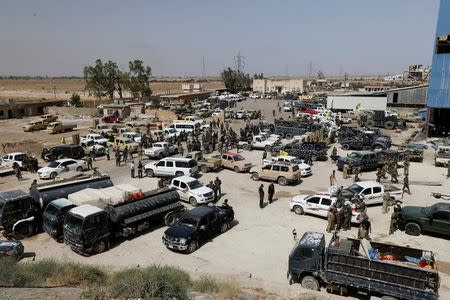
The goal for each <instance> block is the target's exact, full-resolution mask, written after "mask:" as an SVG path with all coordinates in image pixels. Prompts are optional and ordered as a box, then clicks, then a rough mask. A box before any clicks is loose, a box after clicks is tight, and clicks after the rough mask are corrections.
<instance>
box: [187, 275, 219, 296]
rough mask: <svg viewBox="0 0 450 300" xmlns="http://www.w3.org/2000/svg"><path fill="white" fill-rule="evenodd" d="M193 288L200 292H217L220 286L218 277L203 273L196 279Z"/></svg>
mask: <svg viewBox="0 0 450 300" xmlns="http://www.w3.org/2000/svg"><path fill="white" fill-rule="evenodd" d="M193 289H194V290H195V291H197V292H200V293H217V292H218V291H219V286H218V284H217V280H216V279H214V278H212V277H209V276H205V275H203V276H201V277H200V278H199V279H198V280H194V282H193Z"/></svg>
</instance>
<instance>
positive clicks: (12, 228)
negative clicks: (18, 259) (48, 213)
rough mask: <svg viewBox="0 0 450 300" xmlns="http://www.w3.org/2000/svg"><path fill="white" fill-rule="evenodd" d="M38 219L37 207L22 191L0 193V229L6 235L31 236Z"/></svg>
mask: <svg viewBox="0 0 450 300" xmlns="http://www.w3.org/2000/svg"><path fill="white" fill-rule="evenodd" d="M37 219H39V206H38V205H37V204H36V203H35V202H34V201H33V199H32V198H31V197H30V196H29V195H28V194H26V193H25V192H23V191H20V190H13V191H7V192H2V193H0V229H2V230H3V231H4V232H5V233H6V234H11V233H13V232H14V233H17V234H19V235H20V236H22V237H26V236H30V235H32V234H33V233H34V232H35V230H36V227H35V226H34V224H35V223H36V221H37Z"/></svg>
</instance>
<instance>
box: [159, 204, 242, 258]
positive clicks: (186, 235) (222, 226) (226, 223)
mask: <svg viewBox="0 0 450 300" xmlns="http://www.w3.org/2000/svg"><path fill="white" fill-rule="evenodd" d="M233 220H234V211H233V208H232V207H231V206H227V207H224V206H222V207H219V206H201V207H197V208H194V209H192V210H190V211H188V212H186V213H184V214H183V215H182V216H181V218H180V219H179V220H178V222H176V223H175V224H174V225H172V226H170V227H169V229H167V230H166V231H165V232H164V235H163V237H162V241H163V243H164V245H165V246H166V247H167V248H169V249H172V250H178V251H185V252H187V253H192V252H194V251H195V250H197V249H198V248H199V246H200V245H201V244H203V243H206V242H207V241H208V240H209V239H210V238H212V237H214V236H215V235H217V234H219V233H224V232H225V231H227V230H228V229H230V228H231V225H232V224H231V223H232V221H233Z"/></svg>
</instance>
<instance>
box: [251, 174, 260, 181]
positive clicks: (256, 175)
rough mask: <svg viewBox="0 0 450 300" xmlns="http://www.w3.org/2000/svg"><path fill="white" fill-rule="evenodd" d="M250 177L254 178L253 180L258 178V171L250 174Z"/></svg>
mask: <svg viewBox="0 0 450 300" xmlns="http://www.w3.org/2000/svg"><path fill="white" fill-rule="evenodd" d="M252 179H253V180H255V181H257V180H259V176H258V173H253V174H252Z"/></svg>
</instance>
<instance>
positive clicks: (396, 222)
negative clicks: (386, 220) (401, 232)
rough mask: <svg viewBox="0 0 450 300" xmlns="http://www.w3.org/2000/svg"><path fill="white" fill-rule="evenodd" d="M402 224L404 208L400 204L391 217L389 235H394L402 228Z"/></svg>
mask: <svg viewBox="0 0 450 300" xmlns="http://www.w3.org/2000/svg"><path fill="white" fill-rule="evenodd" d="M401 222H402V208H401V207H400V204H397V205H396V206H395V207H394V212H393V213H392V215H391V224H390V226H389V234H393V233H394V232H395V231H396V230H397V229H398V228H399V226H400V223H401Z"/></svg>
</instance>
